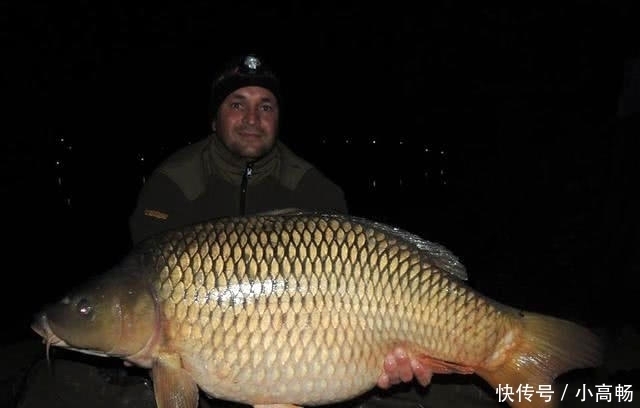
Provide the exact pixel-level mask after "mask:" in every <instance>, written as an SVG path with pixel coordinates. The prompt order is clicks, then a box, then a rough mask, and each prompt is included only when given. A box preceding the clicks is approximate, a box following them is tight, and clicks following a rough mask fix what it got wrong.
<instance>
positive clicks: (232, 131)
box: [213, 86, 279, 159]
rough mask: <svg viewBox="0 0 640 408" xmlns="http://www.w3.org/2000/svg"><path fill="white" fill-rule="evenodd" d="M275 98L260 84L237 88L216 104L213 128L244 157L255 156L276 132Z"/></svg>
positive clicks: (268, 146)
mask: <svg viewBox="0 0 640 408" xmlns="http://www.w3.org/2000/svg"><path fill="white" fill-rule="evenodd" d="M278 119H279V109H278V101H277V100H276V98H275V96H274V95H273V93H272V92H271V91H269V90H268V89H266V88H262V87H260V86H246V87H243V88H238V89H236V90H235V91H233V92H232V93H231V94H229V95H228V96H227V97H226V98H225V99H224V100H223V101H222V103H221V104H220V107H219V108H218V112H217V115H216V121H215V123H214V124H213V128H214V130H215V131H216V133H217V134H218V137H219V138H220V140H221V141H222V143H224V144H225V146H227V148H228V149H229V150H230V151H231V152H232V153H234V154H236V155H238V156H239V157H242V158H245V159H258V158H260V157H262V156H263V155H264V154H266V153H267V152H268V151H269V150H271V148H272V147H273V145H274V143H275V141H276V136H277V134H278Z"/></svg>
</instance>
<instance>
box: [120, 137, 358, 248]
mask: <svg viewBox="0 0 640 408" xmlns="http://www.w3.org/2000/svg"><path fill="white" fill-rule="evenodd" d="M284 208H299V209H305V210H321V211H337V212H343V213H346V212H347V204H346V200H345V197H344V192H343V191H342V189H341V188H340V187H339V186H338V185H336V184H335V183H333V182H332V181H331V180H329V179H328V178H327V177H325V176H324V175H323V174H322V173H321V172H320V171H319V170H318V169H317V168H315V167H314V166H313V165H311V164H310V163H308V162H306V161H304V160H303V159H301V158H300V157H298V156H296V155H295V154H294V153H293V152H292V151H291V150H289V149H288V148H287V147H286V146H284V145H283V144H282V143H280V142H278V143H277V144H276V146H275V147H274V149H273V150H272V151H271V152H270V153H269V154H268V155H267V156H265V157H263V158H261V159H260V160H258V161H255V162H247V161H242V160H238V159H237V158H235V157H234V156H233V155H231V153H230V152H229V151H228V150H227V149H226V148H225V147H224V146H223V145H222V143H220V141H219V140H218V139H217V138H216V137H214V136H211V137H209V138H207V139H204V140H202V141H200V142H198V143H195V144H192V145H189V146H187V147H185V148H183V149H181V150H179V151H177V152H176V153H174V154H173V155H171V156H170V157H169V158H167V159H166V160H165V161H164V162H163V163H161V164H160V166H158V168H157V169H155V170H154V171H153V172H152V174H151V175H150V177H149V179H148V180H147V181H146V183H145V184H144V186H143V187H142V189H141V191H140V194H139V196H138V202H137V205H136V208H135V210H134V212H133V214H132V215H131V217H130V219H129V227H130V231H131V239H132V241H133V243H134V244H136V243H138V242H140V241H141V240H143V239H145V238H147V237H149V236H150V235H153V234H155V233H157V232H160V231H166V230H168V229H171V228H175V227H180V226H184V225H188V224H191V223H194V222H198V221H203V220H207V219H211V218H215V217H222V216H235V215H242V214H252V213H258V212H263V211H270V210H276V209H284Z"/></svg>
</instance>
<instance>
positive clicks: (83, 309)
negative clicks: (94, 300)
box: [76, 298, 93, 316]
mask: <svg viewBox="0 0 640 408" xmlns="http://www.w3.org/2000/svg"><path fill="white" fill-rule="evenodd" d="M76 308H77V309H78V312H79V313H80V314H81V315H83V316H90V315H91V312H93V306H91V304H90V303H89V301H88V300H87V299H85V298H82V299H80V300H79V301H78V303H77V304H76Z"/></svg>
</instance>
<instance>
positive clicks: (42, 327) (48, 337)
mask: <svg viewBox="0 0 640 408" xmlns="http://www.w3.org/2000/svg"><path fill="white" fill-rule="evenodd" d="M31 329H33V331H35V332H36V333H38V335H40V337H42V342H43V343H44V344H46V356H47V361H48V362H51V359H50V357H49V350H50V349H51V346H55V347H63V348H69V345H68V344H67V343H66V342H65V341H64V340H62V339H61V338H60V337H58V336H56V335H55V333H54V332H53V330H51V327H50V326H49V321H48V320H47V315H46V314H44V313H42V314H40V315H39V316H38V317H37V318H36V320H35V321H34V322H33V323H32V324H31Z"/></svg>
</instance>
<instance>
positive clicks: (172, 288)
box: [32, 212, 601, 408]
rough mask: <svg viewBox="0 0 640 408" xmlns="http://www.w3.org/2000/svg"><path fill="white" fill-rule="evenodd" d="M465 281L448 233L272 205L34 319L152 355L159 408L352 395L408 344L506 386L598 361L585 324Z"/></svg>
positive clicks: (193, 237) (97, 282)
mask: <svg viewBox="0 0 640 408" xmlns="http://www.w3.org/2000/svg"><path fill="white" fill-rule="evenodd" d="M465 280H466V272H465V268H464V266H463V265H462V264H461V263H460V262H459V261H458V259H457V258H456V257H455V256H454V255H453V254H452V253H451V252H450V251H448V250H447V249H446V248H444V247H442V246H441V245H438V244H436V243H432V242H429V241H426V240H424V239H422V238H420V237H418V236H416V235H413V234H411V233H409V232H407V231H403V230H400V229H397V228H393V227H391V226H389V225H384V224H380V223H376V222H373V221H371V220H366V219H362V218H356V217H353V216H347V215H337V214H310V213H307V214H305V213H291V212H289V213H284V214H275V213H274V214H271V213H270V214H260V215H255V216H247V217H236V218H224V219H217V220H212V221H210V222H203V223H199V224H196V225H191V226H187V227H184V228H180V229H176V230H173V231H170V232H167V233H162V234H159V235H157V236H155V237H152V238H150V239H148V240H146V241H145V242H143V243H141V244H140V245H138V246H137V247H135V248H134V249H133V250H132V251H131V253H130V254H128V255H127V256H126V257H125V258H124V259H123V260H122V262H121V263H119V264H118V265H116V266H115V267H114V268H113V269H112V270H110V271H108V272H107V273H105V274H104V275H100V276H99V277H97V278H95V279H94V280H92V281H91V282H89V283H88V284H87V285H85V286H82V287H80V288H78V289H77V290H75V291H72V292H71V293H69V294H68V295H67V296H65V297H64V298H63V299H62V300H61V301H60V302H58V303H56V304H53V305H50V306H48V307H46V308H45V309H44V310H43V311H42V312H41V313H39V314H38V315H37V317H36V320H35V322H34V323H33V326H32V327H33V329H34V330H35V331H36V332H37V333H38V334H40V335H41V336H42V337H43V338H44V340H45V341H46V342H47V347H48V346H49V345H54V346H59V347H66V348H70V349H74V350H78V351H83V352H87V353H91V354H99V355H104V356H115V357H119V358H122V359H124V360H125V361H127V362H128V363H131V364H136V365H139V366H142V367H146V368H150V369H151V376H152V380H153V385H154V392H155V396H156V402H157V404H158V406H159V407H161V408H165V407H196V406H197V403H198V387H200V389H202V390H203V391H204V392H205V393H207V394H208V395H210V396H213V397H217V398H220V399H225V400H231V401H236V402H240V403H245V404H249V405H253V406H255V407H260V406H264V405H273V404H288V405H298V406H304V405H321V404H328V403H334V402H338V401H342V400H347V399H351V398H354V397H356V396H358V395H360V394H363V393H364V392H366V391H368V390H370V389H372V388H373V387H375V385H376V380H377V379H378V377H379V376H380V374H381V372H382V371H383V364H384V357H385V356H386V355H387V354H389V353H390V352H391V350H394V349H395V348H397V347H401V348H403V349H404V350H406V351H407V352H408V353H409V355H410V357H411V358H412V359H414V360H416V361H419V362H420V363H422V364H424V365H426V366H428V367H429V368H431V369H432V370H433V371H434V372H435V373H463V374H472V373H475V374H477V375H479V376H480V377H482V378H483V379H484V380H486V381H487V382H488V383H489V384H491V385H492V386H493V387H494V388H495V387H498V386H499V385H500V384H502V385H507V384H508V385H510V386H511V387H514V389H515V388H516V387H517V386H518V385H519V384H522V385H525V384H526V385H528V386H530V387H532V388H530V389H533V390H537V389H538V386H540V385H550V384H552V383H553V381H554V379H555V378H556V377H557V376H558V375H559V374H561V373H563V372H566V371H569V370H572V369H576V368H583V367H590V366H596V365H598V364H599V363H600V359H601V344H600V342H599V340H598V338H597V337H596V336H595V335H594V334H592V333H591V332H590V331H588V330H587V329H586V328H583V327H581V326H579V325H577V324H574V323H572V322H569V321H565V320H561V319H557V318H554V317H549V316H544V315H540V314H536V313H529V312H525V311H521V310H516V309H514V308H512V307H509V306H506V305H503V304H500V303H498V302H496V301H494V300H492V299H489V298H488V297H486V296H484V295H482V294H480V293H478V292H476V291H474V290H473V289H472V288H470V287H469V286H468V285H466V284H465V282H464V281H465ZM556 394H557V393H556ZM558 400H559V396H558V395H554V397H553V400H552V403H551V404H547V403H545V401H544V400H543V399H542V398H540V397H537V396H536V395H534V397H533V398H532V402H528V401H526V400H524V399H523V400H522V402H518V401H517V400H514V402H512V403H511V404H512V406H514V407H517V406H520V405H521V404H524V405H528V406H551V405H553V403H554V402H557V401H558Z"/></svg>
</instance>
